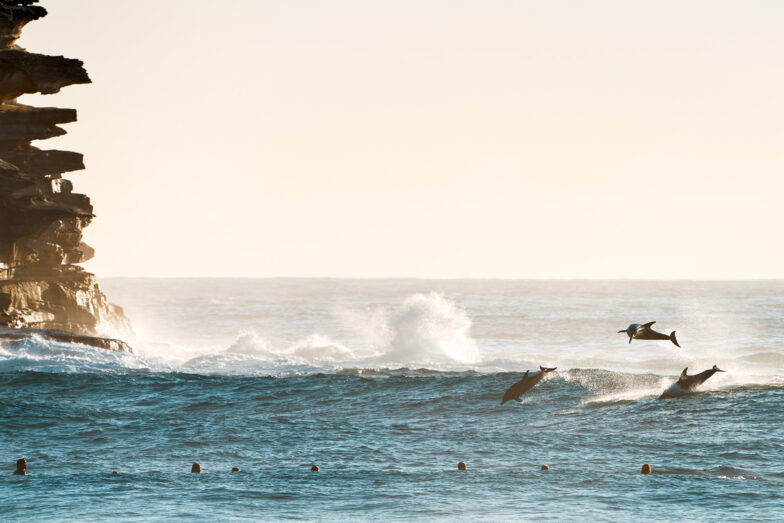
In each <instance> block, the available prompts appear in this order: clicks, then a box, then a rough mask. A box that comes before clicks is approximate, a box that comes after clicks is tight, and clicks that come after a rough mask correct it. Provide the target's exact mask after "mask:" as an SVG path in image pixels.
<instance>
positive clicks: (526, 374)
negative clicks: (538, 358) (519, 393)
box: [520, 371, 528, 381]
mask: <svg viewBox="0 0 784 523" xmlns="http://www.w3.org/2000/svg"><path fill="white" fill-rule="evenodd" d="M527 377H528V371H525V374H523V377H522V378H521V379H520V381H523V380H524V379H525V378H527Z"/></svg>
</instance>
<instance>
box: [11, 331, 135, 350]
mask: <svg viewBox="0 0 784 523" xmlns="http://www.w3.org/2000/svg"><path fill="white" fill-rule="evenodd" d="M35 337H37V338H41V339H44V340H50V341H59V342H63V343H78V344H80V345H87V346H89V347H97V348H99V349H106V350H110V351H114V352H133V349H131V346H130V345H128V344H127V343H126V342H124V341H122V340H116V339H113V338H101V337H98V336H79V335H77V334H73V333H71V332H65V331H58V330H50V329H9V328H6V327H0V340H2V341H6V342H8V341H10V342H14V341H22V340H26V339H30V338H35Z"/></svg>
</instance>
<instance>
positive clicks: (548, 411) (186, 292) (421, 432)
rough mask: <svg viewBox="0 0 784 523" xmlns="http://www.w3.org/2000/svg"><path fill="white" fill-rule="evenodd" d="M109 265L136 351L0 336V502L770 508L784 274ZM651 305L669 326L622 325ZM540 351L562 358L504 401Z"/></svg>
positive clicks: (520, 512) (529, 514) (776, 476)
mask: <svg viewBox="0 0 784 523" xmlns="http://www.w3.org/2000/svg"><path fill="white" fill-rule="evenodd" d="M104 286H105V288H106V289H107V291H108V293H109V294H110V297H111V298H112V299H113V300H114V301H115V302H118V303H121V304H122V305H124V306H125V307H126V309H127V312H128V314H129V316H130V317H131V319H132V321H133V322H134V325H135V327H136V329H137V332H138V334H139V340H137V341H136V343H135V347H136V349H137V354H136V355H121V354H113V353H107V352H104V351H100V350H98V349H92V348H86V347H79V346H69V345H65V344H51V343H46V342H42V341H35V340H33V341H26V342H23V343H19V344H13V345H6V346H3V347H0V462H1V463H6V464H7V466H6V469H7V474H3V475H0V505H2V514H3V517H8V518H22V517H24V518H33V519H35V518H40V519H61V520H74V519H76V520H104V519H108V518H124V519H145V520H146V519H151V518H152V519H156V518H170V517H188V518H198V519H204V520H214V519H234V518H236V519H279V518H304V519H371V518H382V519H410V518H421V519H465V520H467V519H471V520H474V519H485V520H498V519H523V520H531V519H555V520H564V519H566V520H572V519H591V520H612V521H617V520H631V519H639V518H650V519H657V520H673V519H686V520H717V519H725V520H726V519H729V520H748V519H754V520H778V519H780V517H781V513H782V508H784V499H782V498H783V496H782V494H781V492H782V491H784V461H782V451H783V450H784V443H782V442H784V429H782V421H784V408H783V407H784V387H782V385H783V384H784V334H783V333H782V332H781V328H780V327H781V325H782V320H783V319H784V283H782V282H728V283H690V282H502V281H449V282H439V281H418V280H410V281H409V280H405V281H400V280H381V281H347V280H109V281H107V282H106V283H105V284H104ZM653 320H657V322H658V323H657V325H656V327H659V326H661V327H660V330H662V331H665V332H669V331H670V330H677V332H678V339H679V340H680V342H681V345H682V346H683V348H682V349H677V348H676V347H674V346H673V345H672V344H670V343H669V342H664V341H661V342H658V341H655V342H651V341H649V342H645V341H641V340H636V341H634V342H632V344H628V343H627V340H626V338H625V336H624V335H621V334H617V331H618V330H620V329H623V328H625V327H626V325H627V324H628V323H631V322H646V321H653ZM539 364H542V365H547V366H558V367H559V369H558V371H557V372H556V373H553V374H552V375H550V376H548V378H546V379H545V380H544V381H543V382H542V383H540V384H539V385H538V386H537V387H536V388H534V389H533V390H532V391H531V392H530V393H529V394H527V395H526V396H524V397H523V399H524V402H523V404H521V405H520V404H517V403H514V402H511V403H507V404H506V405H504V406H503V407H501V406H500V405H499V403H500V398H501V395H502V394H503V392H504V390H505V389H506V388H507V387H508V386H509V385H511V384H512V383H514V382H515V381H517V380H518V379H519V378H520V376H521V373H522V372H524V371H525V370H526V369H534V368H536V367H537V366H538V365H539ZM713 364H718V365H719V366H720V367H721V368H724V369H726V370H727V372H726V373H725V374H717V375H715V376H714V377H712V378H711V379H710V380H709V381H708V382H706V383H705V384H704V386H703V387H702V388H701V389H700V391H698V393H696V394H692V395H689V396H686V397H682V398H676V399H670V400H658V399H657V398H658V396H659V394H661V392H662V391H663V390H664V389H666V388H667V387H668V386H669V385H670V384H671V383H672V382H673V381H675V379H677V375H678V374H679V373H680V371H681V370H682V369H683V367H686V366H688V367H689V372H690V373H692V372H699V371H701V370H704V369H706V368H709V367H710V366H712V365H713ZM19 457H26V458H27V461H28V463H29V472H30V474H29V475H28V476H25V477H19V476H13V475H11V471H12V470H13V466H14V462H15V460H16V459H17V458H19ZM461 460H462V461H465V462H466V463H467V464H468V471H466V472H458V471H457V470H456V465H457V462H458V461H461ZM194 461H198V462H200V463H201V464H202V467H203V471H204V472H203V473H202V474H201V475H196V474H189V470H190V465H191V464H192V463H193V462H194ZM646 462H647V463H650V464H651V465H652V467H653V470H654V474H652V475H650V476H644V475H641V474H639V470H640V466H641V465H642V464H643V463H646ZM313 464H318V465H319V466H320V467H321V471H320V472H317V473H314V472H310V467H311V465H313ZM542 464H548V465H549V466H550V470H549V471H546V472H544V471H540V470H539V467H540V465H542ZM232 466H239V467H240V468H241V469H242V470H241V471H240V472H238V473H231V472H230V469H231V467H232ZM113 471H117V472H118V474H112V472H113Z"/></svg>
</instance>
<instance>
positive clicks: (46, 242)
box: [0, 0, 133, 351]
mask: <svg viewBox="0 0 784 523" xmlns="http://www.w3.org/2000/svg"><path fill="white" fill-rule="evenodd" d="M34 3H36V2H35V1H33V0H0V328H3V329H4V335H3V336H2V338H3V339H6V340H8V339H11V338H13V336H12V334H11V333H12V332H17V333H18V334H15V335H14V336H21V337H22V338H24V337H30V336H32V335H35V336H40V337H46V338H48V339H53V340H57V341H70V342H73V343H85V344H87V345H91V346H95V347H102V348H106V349H109V350H128V351H130V346H128V345H127V344H125V342H122V341H119V340H115V339H111V338H100V337H97V336H96V335H97V334H98V333H99V332H105V331H111V332H118V333H120V335H122V336H127V337H130V338H132V337H133V332H132V331H131V328H130V324H129V323H128V320H127V319H126V318H125V316H124V314H123V311H122V309H121V308H120V307H116V306H114V305H111V304H110V303H109V302H108V301H107V299H106V296H104V294H103V293H102V292H101V290H100V288H99V287H98V283H97V281H96V279H95V276H93V275H92V274H90V273H88V272H86V271H84V269H82V268H81V267H79V266H78V265H75V264H77V263H82V262H85V261H87V260H89V259H90V258H92V257H93V256H94V254H95V251H94V250H93V249H92V247H90V246H88V245H87V244H85V243H84V242H83V241H82V231H83V230H84V228H85V227H87V226H88V225H89V224H90V222H91V221H92V219H93V217H94V215H93V206H92V204H91V202H90V199H89V198H88V197H87V196H86V195H84V194H78V193H75V192H73V184H72V183H71V182H70V181H69V180H65V179H63V178H62V177H61V175H62V174H63V173H66V172H70V171H75V170H79V169H84V163H83V161H82V155H81V154H79V153H72V152H67V151H42V150H40V149H38V148H36V147H33V146H31V145H30V142H31V141H32V140H41V139H46V138H51V137H54V136H60V135H62V134H64V133H65V131H64V130H63V129H62V128H60V127H59V125H60V124H63V123H68V122H73V121H75V120H76V111H75V110H73V109H59V108H53V107H31V106H28V105H23V104H19V103H17V102H16V101H15V99H16V97H18V96H20V95H22V94H26V93H42V94H52V93H56V92H58V91H59V90H60V89H61V88H62V87H65V86H67V85H72V84H84V83H89V82H90V78H89V76H87V72H86V71H85V70H84V67H83V64H82V62H81V61H79V60H75V59H70V58H64V57H62V56H48V55H43V54H34V53H28V52H27V51H25V50H24V49H21V48H19V47H18V46H16V45H15V44H14V42H15V41H16V39H17V38H18V37H19V34H20V32H21V29H22V27H23V26H24V25H25V24H26V23H28V22H30V21H31V20H36V19H38V18H40V17H42V16H44V15H46V10H45V9H43V8H42V7H39V6H34V5H32V4H34ZM9 329H18V330H9Z"/></svg>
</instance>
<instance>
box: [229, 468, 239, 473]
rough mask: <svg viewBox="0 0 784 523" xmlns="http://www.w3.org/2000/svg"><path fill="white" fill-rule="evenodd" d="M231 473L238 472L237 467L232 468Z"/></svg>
mask: <svg viewBox="0 0 784 523" xmlns="http://www.w3.org/2000/svg"><path fill="white" fill-rule="evenodd" d="M231 471H232V472H239V471H240V468H239V467H232V469H231Z"/></svg>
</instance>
